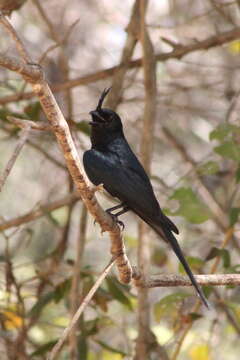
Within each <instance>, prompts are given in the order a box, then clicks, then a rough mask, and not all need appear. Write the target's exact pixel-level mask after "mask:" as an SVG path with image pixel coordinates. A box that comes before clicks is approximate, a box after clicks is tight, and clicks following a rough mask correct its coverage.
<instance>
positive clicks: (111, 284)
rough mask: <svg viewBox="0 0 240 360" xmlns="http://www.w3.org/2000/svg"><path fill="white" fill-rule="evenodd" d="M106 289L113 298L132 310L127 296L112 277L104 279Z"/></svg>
mask: <svg viewBox="0 0 240 360" xmlns="http://www.w3.org/2000/svg"><path fill="white" fill-rule="evenodd" d="M106 282H107V286H108V290H109V292H110V293H111V295H112V296H113V298H114V299H115V300H117V301H119V302H120V303H121V304H123V305H124V306H126V307H127V308H128V309H129V310H130V311H133V306H132V303H131V301H130V300H129V298H128V297H127V296H126V295H125V294H124V292H123V289H122V287H121V285H120V284H118V283H117V282H116V281H115V280H114V279H113V278H107V279H106Z"/></svg>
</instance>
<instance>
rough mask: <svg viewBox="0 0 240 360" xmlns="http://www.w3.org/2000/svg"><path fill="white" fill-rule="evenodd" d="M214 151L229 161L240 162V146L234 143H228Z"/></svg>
mask: <svg viewBox="0 0 240 360" xmlns="http://www.w3.org/2000/svg"><path fill="white" fill-rule="evenodd" d="M214 151H215V152H216V153H217V154H219V155H221V156H223V157H225V158H228V159H232V160H235V161H237V162H240V145H239V144H236V143H235V142H234V141H227V142H225V143H223V144H221V145H219V146H216V147H215V148H214Z"/></svg>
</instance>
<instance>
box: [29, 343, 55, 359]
mask: <svg viewBox="0 0 240 360" xmlns="http://www.w3.org/2000/svg"><path fill="white" fill-rule="evenodd" d="M56 343H57V340H53V341H49V342H48V343H46V344H44V345H42V346H40V347H39V348H38V349H37V350H36V351H34V352H32V353H31V354H30V357H34V356H41V355H44V354H46V352H47V351H49V350H51V349H52V348H53V346H54V345H55V344H56Z"/></svg>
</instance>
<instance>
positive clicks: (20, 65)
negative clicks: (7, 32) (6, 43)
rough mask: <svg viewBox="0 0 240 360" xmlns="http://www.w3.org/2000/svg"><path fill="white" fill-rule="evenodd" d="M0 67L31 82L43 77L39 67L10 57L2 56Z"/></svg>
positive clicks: (0, 57)
mask: <svg viewBox="0 0 240 360" xmlns="http://www.w3.org/2000/svg"><path fill="white" fill-rule="evenodd" d="M0 19H1V18H0ZM0 66H2V67H5V68H7V69H8V70H11V71H15V72H17V73H18V74H19V75H22V76H23V77H24V78H26V79H28V80H29V81H30V79H31V81H35V80H38V79H39V77H40V76H41V72H40V71H39V68H38V67H37V66H29V64H26V63H24V62H23V61H21V60H19V59H16V58H14V57H12V56H11V57H10V56H7V55H2V54H1V55H0ZM30 97H31V96H30ZM1 104H3V103H1Z"/></svg>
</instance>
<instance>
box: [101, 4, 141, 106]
mask: <svg viewBox="0 0 240 360" xmlns="http://www.w3.org/2000/svg"><path fill="white" fill-rule="evenodd" d="M126 31H127V39H126V42H125V45H124V47H123V51H122V56H121V61H120V64H119V66H118V68H117V70H116V71H115V72H114V75H113V79H112V87H111V91H110V93H109V95H108V97H107V100H106V107H109V108H111V109H113V110H115V109H116V108H117V106H118V104H119V102H120V100H121V96H122V92H123V82H124V78H125V75H126V72H127V70H128V67H129V62H130V61H131V58H132V55H133V51H134V48H135V46H136V43H137V36H138V32H139V5H138V0H136V1H135V3H134V5H133V8H132V15H131V19H130V22H129V24H128V26H127V29H126Z"/></svg>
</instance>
